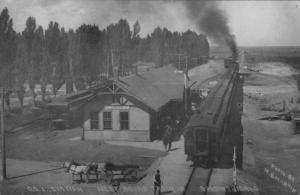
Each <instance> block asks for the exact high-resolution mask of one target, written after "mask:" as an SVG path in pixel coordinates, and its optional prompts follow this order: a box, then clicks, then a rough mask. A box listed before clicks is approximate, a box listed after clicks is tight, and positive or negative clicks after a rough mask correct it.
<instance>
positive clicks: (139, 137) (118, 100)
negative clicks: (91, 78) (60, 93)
mask: <svg viewBox="0 0 300 195" xmlns="http://www.w3.org/2000/svg"><path fill="white" fill-rule="evenodd" d="M183 94H184V76H183V73H178V72H177V71H176V68H175V67H173V66H172V65H169V66H164V67H162V68H156V69H153V70H150V71H146V72H143V73H136V74H133V75H130V76H127V77H120V78H115V79H113V80H109V81H107V82H106V83H105V85H101V86H97V87H94V88H91V89H89V90H87V91H85V92H82V93H78V94H75V95H73V96H72V97H69V99H70V98H71V99H72V101H73V102H74V101H75V102H77V104H79V105H80V109H78V112H80V115H81V119H82V120H81V123H82V125H81V126H82V128H83V138H84V139H85V140H123V141H153V140H155V139H158V138H160V137H161V136H162V133H163V132H162V128H161V127H162V123H163V122H164V120H165V119H166V118H167V117H171V118H172V119H174V120H175V119H178V118H180V117H181V116H180V115H181V114H183V112H182V111H183V96H184V95H183Z"/></svg>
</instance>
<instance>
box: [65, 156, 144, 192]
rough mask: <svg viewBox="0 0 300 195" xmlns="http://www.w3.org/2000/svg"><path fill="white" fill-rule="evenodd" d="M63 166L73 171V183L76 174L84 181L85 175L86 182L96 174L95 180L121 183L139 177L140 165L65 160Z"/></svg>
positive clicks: (114, 183) (113, 183)
mask: <svg viewBox="0 0 300 195" xmlns="http://www.w3.org/2000/svg"><path fill="white" fill-rule="evenodd" d="M63 167H64V168H66V171H67V172H70V173H72V183H74V182H75V181H78V180H76V176H79V177H80V180H79V182H81V181H83V176H85V182H86V183H88V182H89V180H90V179H92V178H91V177H92V176H94V178H93V179H94V180H96V181H97V182H98V181H99V180H104V181H105V182H106V183H108V184H112V185H115V186H116V185H117V186H118V185H120V182H121V181H124V182H133V181H136V180H137V179H138V170H139V168H140V167H139V166H138V165H131V164H127V165H116V164H113V163H98V164H97V163H90V164H86V163H78V162H75V161H71V162H64V164H63Z"/></svg>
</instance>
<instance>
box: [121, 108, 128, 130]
mask: <svg viewBox="0 0 300 195" xmlns="http://www.w3.org/2000/svg"><path fill="white" fill-rule="evenodd" d="M120 129H121V130H129V113H128V112H120Z"/></svg>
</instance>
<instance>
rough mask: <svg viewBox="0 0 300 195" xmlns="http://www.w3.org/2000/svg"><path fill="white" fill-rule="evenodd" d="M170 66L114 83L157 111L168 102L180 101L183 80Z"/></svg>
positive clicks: (180, 74) (120, 79) (181, 75)
mask: <svg viewBox="0 0 300 195" xmlns="http://www.w3.org/2000/svg"><path fill="white" fill-rule="evenodd" d="M175 70H176V68H174V67H173V66H171V65H168V66H164V67H162V68H157V69H153V70H151V71H148V72H144V73H141V74H137V75H131V76H128V77H124V78H119V80H118V81H115V83H116V84H117V85H118V86H119V87H120V88H122V89H123V90H125V91H126V92H128V93H129V94H131V95H132V96H133V97H135V98H137V99H138V100H139V101H141V102H143V103H144V104H145V105H147V106H149V107H151V108H152V109H154V110H156V111H158V110H159V108H161V107H162V106H163V105H165V104H166V103H168V102H169V101H170V100H182V98H183V90H184V83H183V82H184V80H183V74H182V73H176V72H175Z"/></svg>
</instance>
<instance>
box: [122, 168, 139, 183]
mask: <svg viewBox="0 0 300 195" xmlns="http://www.w3.org/2000/svg"><path fill="white" fill-rule="evenodd" d="M137 174H138V173H137V170H135V169H130V170H128V172H127V173H126V174H125V176H124V178H125V180H126V181H133V180H136V179H137Z"/></svg>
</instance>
